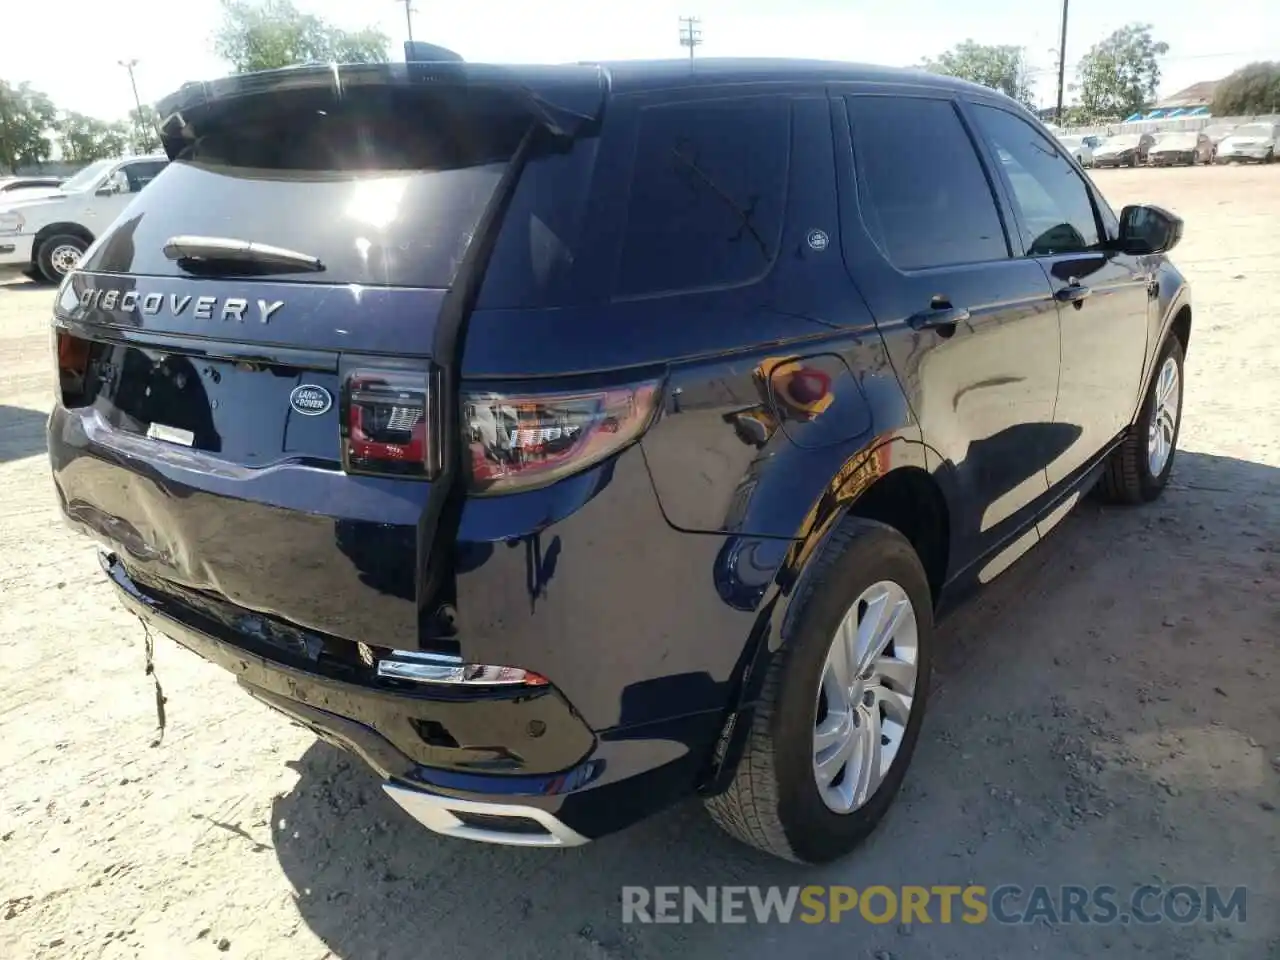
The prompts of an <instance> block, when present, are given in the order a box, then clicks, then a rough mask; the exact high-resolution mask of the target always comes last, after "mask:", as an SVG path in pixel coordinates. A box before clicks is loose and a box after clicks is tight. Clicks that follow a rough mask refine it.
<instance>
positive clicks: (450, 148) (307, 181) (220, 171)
mask: <svg viewBox="0 0 1280 960" xmlns="http://www.w3.org/2000/svg"><path fill="white" fill-rule="evenodd" d="M528 126H529V119H528V117H527V115H526V114H524V113H523V111H521V110H520V109H519V108H518V107H517V106H516V105H514V104H513V103H512V101H511V100H510V99H509V97H507V96H504V95H503V94H502V93H500V92H494V91H485V90H476V89H472V90H449V89H436V90H432V91H430V92H424V91H420V90H406V89H403V88H381V89H380V88H372V89H364V90H348V91H345V92H344V94H343V95H342V96H341V98H335V96H334V95H333V94H332V93H330V92H328V91H324V92H321V91H305V92H300V93H295V94H285V95H277V96H275V97H270V98H267V97H263V98H258V100H250V101H248V102H247V103H246V104H244V105H238V106H237V107H236V108H235V109H234V110H228V111H226V116H225V118H223V119H221V120H220V121H219V120H216V119H215V120H214V121H211V122H209V123H207V124H206V125H205V128H204V129H200V130H198V131H197V133H198V139H197V140H196V142H195V143H194V144H193V145H192V146H191V147H190V148H188V149H187V150H186V151H185V152H184V154H183V155H182V156H181V157H179V158H178V160H177V161H176V162H174V163H171V164H170V165H169V166H168V168H167V169H165V170H164V171H163V172H162V173H160V175H159V176H157V177H156V179H155V180H154V181H153V182H151V183H150V184H149V185H148V186H147V189H146V190H145V191H143V192H142V193H140V194H139V195H138V198H137V199H136V200H135V201H134V202H133V204H132V205H130V207H129V208H128V209H127V210H126V211H125V214H124V215H123V216H122V218H121V219H120V220H119V221H117V222H116V224H115V225H114V228H113V231H112V233H111V235H109V236H108V237H106V238H105V239H104V241H103V243H102V244H100V245H99V246H98V248H97V249H96V250H95V252H94V254H93V256H91V257H90V258H89V260H88V261H87V262H86V264H85V266H86V268H87V269H89V270H96V271H101V272H107V273H130V274H147V275H157V276H185V275H186V274H185V273H184V271H182V270H181V269H180V268H179V266H178V264H177V263H175V262H173V261H171V260H169V259H168V258H166V257H165V256H164V253H163V247H164V245H165V242H166V241H167V240H168V239H169V238H170V237H173V236H178V235H189V236H190V235H194V236H210V237H224V238H231V239H236V240H247V241H252V242H257V243H263V244H270V245H273V246H277V247H284V248H287V249H290V250H296V251H298V252H300V253H305V254H308V255H310V256H314V257H317V258H319V259H320V261H321V262H322V263H323V264H324V265H325V269H324V270H323V271H320V272H315V273H303V272H289V273H283V274H281V275H280V276H281V278H282V279H288V280H290V281H293V282H298V283H356V284H368V285H383V286H412V287H447V286H449V285H450V283H451V282H452V281H453V278H454V276H455V274H456V273H457V270H458V266H459V264H460V263H461V261H462V258H463V256H464V255H465V253H466V251H467V247H468V245H469V244H470V242H471V239H472V236H473V234H474V232H475V228H476V225H477V224H478V223H479V221H480V217H481V215H482V214H483V212H484V210H485V207H486V205H487V204H488V202H489V200H490V199H491V198H492V196H493V193H494V191H495V189H496V188H497V185H498V183H499V181H500V180H501V178H502V176H503V174H504V172H505V171H506V168H507V164H508V163H509V162H510V160H511V158H512V156H513V155H514V153H515V151H516V149H517V147H518V146H519V144H520V141H521V140H522V138H523V136H524V134H525V132H526V130H527V129H528ZM255 275H257V276H270V274H269V273H256V274H255Z"/></svg>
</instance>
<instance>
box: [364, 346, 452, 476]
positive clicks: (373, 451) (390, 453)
mask: <svg viewBox="0 0 1280 960" xmlns="http://www.w3.org/2000/svg"><path fill="white" fill-rule="evenodd" d="M431 379H432V375H431V373H430V372H429V371H428V370H426V369H425V368H413V367H409V366H405V367H400V366H396V365H394V364H392V363H390V362H388V363H386V364H383V363H381V362H377V363H363V362H359V363H355V364H353V365H351V366H349V367H348V368H347V369H345V370H344V373H343V387H342V428H341V429H342V461H343V467H344V468H345V469H346V470H347V471H348V472H349V473H370V474H379V475H389V476H396V477H417V478H422V479H428V478H430V477H432V476H434V475H435V474H436V472H437V468H438V462H439V461H438V444H439V431H437V430H435V429H434V428H433V420H432V417H433V406H432V403H431Z"/></svg>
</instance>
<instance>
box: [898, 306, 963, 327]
mask: <svg viewBox="0 0 1280 960" xmlns="http://www.w3.org/2000/svg"><path fill="white" fill-rule="evenodd" d="M968 319H969V311H968V310H966V309H965V308H964V307H953V306H951V303H950V302H949V301H938V300H937V299H935V300H934V305H933V306H932V307H930V308H929V309H928V310H921V311H920V312H919V313H913V314H912V315H911V316H910V317H908V318H907V323H908V324H909V325H910V326H911V329H913V330H932V329H937V328H938V327H953V326H955V325H956V324H957V323H964V322H965V321H966V320H968Z"/></svg>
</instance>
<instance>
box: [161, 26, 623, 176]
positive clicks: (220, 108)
mask: <svg viewBox="0 0 1280 960" xmlns="http://www.w3.org/2000/svg"><path fill="white" fill-rule="evenodd" d="M405 46H406V53H408V52H410V51H409V49H408V46H409V45H408V44H406V45H405ZM419 48H428V50H427V52H428V53H431V52H432V51H441V52H443V53H444V54H449V55H451V56H452V57H454V58H456V59H451V60H427V61H419V60H414V61H410V62H406V63H366V64H347V65H339V64H304V65H301V66H296V67H285V68H284V69H281V70H263V71H260V72H257V73H242V74H237V75H234V76H230V77H224V78H223V79H221V80H210V81H198V82H194V83H186V84H183V85H182V87H180V88H179V89H178V90H177V92H176V93H172V94H170V95H169V96H167V97H165V98H164V99H162V100H161V101H160V102H159V103H158V104H156V109H157V111H158V112H159V114H160V117H161V118H162V119H161V122H160V140H161V143H162V144H163V145H164V152H165V153H166V154H167V155H168V157H169V159H170V160H176V159H177V158H178V156H179V154H181V153H182V151H183V150H185V149H186V148H187V147H188V146H190V145H191V144H192V143H194V142H195V140H196V139H197V137H198V136H199V132H198V131H199V128H200V127H201V126H202V125H205V124H208V123H209V122H210V121H211V120H215V119H216V118H217V117H219V116H221V115H225V114H227V113H230V112H233V111H234V110H235V109H236V107H237V106H238V105H239V104H241V103H243V102H244V101H246V100H249V99H256V98H258V97H267V96H280V95H287V94H290V93H295V92H300V91H306V90H330V91H332V93H333V95H334V96H335V97H340V96H342V94H343V92H344V91H346V90H351V89H354V88H357V87H378V86H405V87H418V86H458V87H487V88H491V89H506V90H509V91H510V92H511V94H512V95H513V97H515V98H516V99H517V101H518V102H519V103H521V105H522V106H524V107H525V108H526V109H527V110H528V111H529V113H530V115H531V116H533V117H534V118H535V119H536V120H537V121H538V122H539V123H541V124H542V125H543V126H544V127H546V128H547V129H548V130H549V131H550V132H551V133H552V134H554V135H556V136H564V137H574V136H576V135H577V134H578V133H579V132H580V131H581V130H582V129H583V128H584V127H586V126H588V125H590V124H592V123H594V122H595V121H596V120H598V119H599V117H600V115H601V113H602V111H603V109H604V100H605V94H606V92H607V90H608V86H609V77H608V74H607V73H606V71H605V70H604V68H603V67H600V66H598V65H593V64H572V65H565V66H528V67H519V68H512V67H503V66H496V65H493V64H484V63H465V62H463V61H462V60H461V58H458V57H457V54H454V53H452V51H448V50H445V49H444V48H443V47H436V46H434V45H433V44H418V43H415V44H414V49H413V51H412V52H413V53H414V55H415V56H416V55H417V54H418V53H419V52H420V49H419ZM432 55H435V54H432Z"/></svg>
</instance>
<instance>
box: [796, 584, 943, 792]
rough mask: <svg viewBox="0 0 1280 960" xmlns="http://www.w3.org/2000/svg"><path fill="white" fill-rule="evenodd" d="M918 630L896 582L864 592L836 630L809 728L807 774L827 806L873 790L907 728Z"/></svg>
mask: <svg viewBox="0 0 1280 960" xmlns="http://www.w3.org/2000/svg"><path fill="white" fill-rule="evenodd" d="M919 652H920V647H919V636H918V630H917V624H916V612H915V608H914V607H913V606H912V605H911V598H910V597H909V596H907V592H906V591H905V590H903V588H902V587H901V586H899V585H898V584H896V583H894V582H893V581H890V580H882V581H880V582H879V583H875V584H872V585H871V586H870V587H868V588H867V589H866V590H864V591H863V592H862V593H861V594H860V595H859V597H858V599H857V600H856V601H855V602H854V603H853V605H852V606H851V607H850V608H849V610H848V612H847V613H846V614H845V615H844V619H843V620H841V622H840V626H839V627H838V628H837V629H836V634H835V637H834V638H833V639H832V641H831V647H830V649H829V650H828V652H827V659H826V663H825V665H824V666H823V669H822V680H821V683H820V685H819V689H818V698H817V705H816V712H815V718H814V728H813V775H814V779H815V780H816V781H817V785H818V792H819V794H820V795H821V796H822V801H823V803H825V804H826V805H827V807H828V809H830V810H832V811H834V812H835V813H841V814H843V813H850V812H852V811H854V810H856V809H858V808H859V807H861V806H862V805H863V804H864V803H866V802H867V800H868V799H870V797H871V796H872V795H873V794H874V793H875V792H876V788H877V787H879V785H880V783H881V781H882V780H883V779H884V777H885V774H886V773H888V772H889V768H890V767H891V766H892V765H893V761H894V758H895V757H897V755H898V750H899V748H900V747H901V745H902V739H903V737H904V736H905V734H906V730H907V721H908V720H909V719H910V717H911V707H912V701H913V699H914V695H915V688H916V675H917V669H918V667H917V664H918V658H919Z"/></svg>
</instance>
